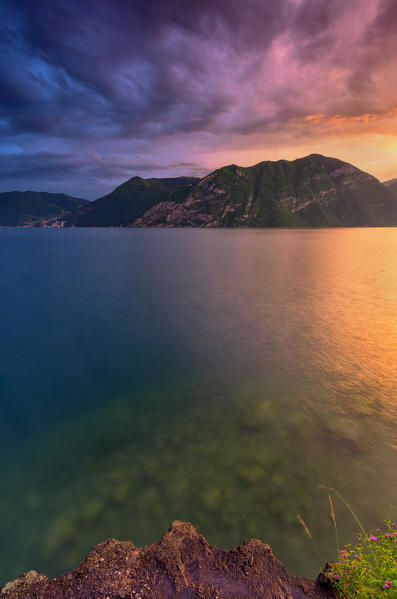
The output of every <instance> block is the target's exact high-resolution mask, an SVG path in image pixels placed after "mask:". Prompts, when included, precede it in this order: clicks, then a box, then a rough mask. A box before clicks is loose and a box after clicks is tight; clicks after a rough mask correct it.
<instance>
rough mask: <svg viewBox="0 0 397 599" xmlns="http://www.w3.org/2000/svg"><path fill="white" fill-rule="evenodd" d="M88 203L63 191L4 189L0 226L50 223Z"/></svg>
mask: <svg viewBox="0 0 397 599" xmlns="http://www.w3.org/2000/svg"><path fill="white" fill-rule="evenodd" d="M89 203H90V202H88V200H83V199H81V198H74V197H72V196H68V195H65V194H63V193H47V192H44V191H42V192H40V191H5V192H3V193H0V226H7V227H17V226H35V225H37V226H40V225H43V224H50V223H52V222H54V221H55V220H57V219H62V218H64V217H66V216H67V215H69V214H71V213H72V212H74V211H76V210H79V209H80V208H82V207H83V206H84V205H86V204H89Z"/></svg>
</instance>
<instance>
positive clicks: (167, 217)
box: [69, 154, 397, 227]
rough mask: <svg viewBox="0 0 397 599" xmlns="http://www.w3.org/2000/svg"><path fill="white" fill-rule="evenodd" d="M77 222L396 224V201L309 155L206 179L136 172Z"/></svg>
mask: <svg viewBox="0 0 397 599" xmlns="http://www.w3.org/2000/svg"><path fill="white" fill-rule="evenodd" d="M69 221H70V223H71V224H74V225H76V226H111V225H113V226H135V227H318V226H320V227H321V226H322V227H328V226H388V225H397V199H396V198H394V196H393V194H392V193H391V191H390V190H389V189H387V188H386V187H385V186H384V185H382V183H380V182H379V181H378V180H377V179H376V178H375V177H373V176H371V175H369V174H368V173H365V172H364V171H361V170H359V169H358V168H356V167H354V166H352V165H351V164H349V163H347V162H343V161H342V160H338V159H336V158H328V157H326V156H321V155H319V154H311V155H310V156H306V157H305V158H299V159H297V160H294V161H288V160H279V161H277V162H271V161H267V162H260V163H259V164H257V165H255V166H251V167H239V166H236V165H235V164H232V165H230V166H225V167H223V168H220V169H218V170H216V171H214V172H213V173H211V174H209V175H207V176H206V177H204V178H203V179H200V180H198V179H195V178H193V177H192V178H183V177H182V178H178V179H142V178H141V177H134V178H133V179H130V180H129V181H127V182H126V183H124V184H123V185H120V186H119V187H117V189H115V190H114V191H113V192H112V193H110V194H108V195H107V196H104V197H103V198H100V199H98V200H96V201H95V202H93V203H92V204H91V205H89V206H86V207H84V208H83V209H82V210H80V211H79V212H77V213H75V214H74V215H71V216H70V218H69Z"/></svg>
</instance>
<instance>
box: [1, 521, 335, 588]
mask: <svg viewBox="0 0 397 599" xmlns="http://www.w3.org/2000/svg"><path fill="white" fill-rule="evenodd" d="M322 580H323V583H322V584H321V579H318V580H317V581H313V580H309V579H306V578H300V577H298V576H292V575H290V574H288V573H287V571H286V569H285V568H284V566H283V565H282V564H281V563H280V562H279V561H278V560H277V559H276V558H275V557H274V555H273V553H272V550H271V548H270V547H269V545H265V544H264V543H262V542H261V541H258V540H256V539H250V540H248V541H245V542H244V543H243V544H242V545H241V546H240V547H237V548H236V549H233V550H231V551H224V550H222V549H218V548H216V547H213V546H211V545H209V544H208V543H207V541H206V540H205V539H204V537H202V536H201V535H199V534H197V532H196V530H195V529H194V527H193V526H192V525H191V524H188V523H184V522H179V521H175V522H173V523H172V525H171V526H170V528H169V531H168V532H167V533H166V534H165V535H164V536H163V537H162V539H161V540H160V541H159V542H158V543H154V544H153V545H147V546H145V547H141V548H137V547H135V545H133V543H129V542H121V541H116V540H115V539H108V540H107V541H104V542H103V543H101V544H100V545H97V546H96V547H94V548H93V549H92V551H91V552H90V553H89V555H88V556H87V557H86V558H85V559H84V560H83V561H82V562H81V564H80V566H79V567H78V568H77V569H76V570H73V571H72V572H68V573H66V574H62V575H61V576H58V578H54V579H53V580H51V579H49V578H47V576H45V575H44V574H38V573H37V572H34V571H31V572H28V573H26V574H24V575H22V576H20V577H19V578H17V579H15V580H13V581H11V582H8V583H7V584H5V585H4V586H3V587H2V589H1V592H0V598H1V599H39V598H40V599H55V598H57V599H149V598H150V599H237V598H238V599H315V598H318V599H320V598H321V599H327V598H328V599H331V598H332V597H334V595H333V593H332V591H331V590H330V589H329V588H327V586H326V582H327V579H326V577H323V579H322Z"/></svg>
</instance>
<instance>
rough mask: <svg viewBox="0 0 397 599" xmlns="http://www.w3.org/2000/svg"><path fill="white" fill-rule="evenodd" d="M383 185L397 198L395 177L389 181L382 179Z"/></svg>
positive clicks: (396, 180)
mask: <svg viewBox="0 0 397 599" xmlns="http://www.w3.org/2000/svg"><path fill="white" fill-rule="evenodd" d="M383 185H384V186H385V187H387V189H388V190H389V191H390V193H391V194H392V195H393V196H394V198H395V199H396V200H397V179H390V181H383Z"/></svg>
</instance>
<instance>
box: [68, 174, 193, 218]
mask: <svg viewBox="0 0 397 599" xmlns="http://www.w3.org/2000/svg"><path fill="white" fill-rule="evenodd" d="M198 181H200V179H199V178H197V177H175V178H166V179H143V178H142V177H133V178H132V179H129V180H128V181H126V182H125V183H123V184H122V185H119V186H118V187H116V189H115V190H114V191H112V192H111V193H109V194H107V195H105V196H103V197H102V198H99V199H98V200H95V201H94V202H91V203H90V204H89V205H86V206H85V207H84V208H83V209H82V210H80V211H79V212H78V213H76V214H74V215H71V216H70V217H69V219H68V221H67V222H68V223H69V224H72V225H76V226H78V227H111V226H116V227H118V226H128V225H131V224H132V223H133V222H134V221H135V220H136V219H137V218H139V217H140V216H142V215H143V214H145V213H146V212H147V211H148V210H150V208H152V206H154V204H156V203H158V202H162V201H166V200H167V199H168V197H169V196H170V195H172V197H175V198H178V199H179V200H180V201H181V202H182V201H184V200H185V199H186V197H187V193H188V189H189V186H190V185H192V184H193V183H197V182H198Z"/></svg>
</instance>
